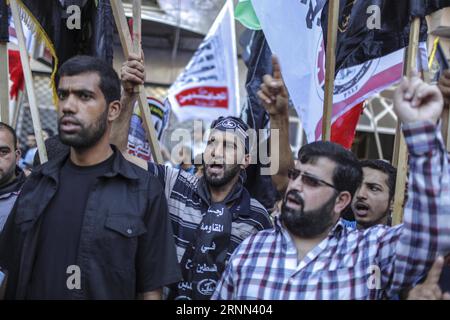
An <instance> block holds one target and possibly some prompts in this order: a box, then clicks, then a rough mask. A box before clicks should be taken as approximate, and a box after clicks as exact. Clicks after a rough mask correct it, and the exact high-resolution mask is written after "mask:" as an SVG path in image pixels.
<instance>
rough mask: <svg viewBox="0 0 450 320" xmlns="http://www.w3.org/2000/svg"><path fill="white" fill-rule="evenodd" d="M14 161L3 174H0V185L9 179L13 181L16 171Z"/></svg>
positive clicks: (5, 183) (3, 184) (7, 182)
mask: <svg viewBox="0 0 450 320" xmlns="http://www.w3.org/2000/svg"><path fill="white" fill-rule="evenodd" d="M15 164H16V163H15V162H14V165H13V166H12V167H11V168H10V169H9V171H7V172H4V173H3V174H0V186H5V185H7V184H9V183H10V182H11V181H13V180H14V179H13V178H15V173H16V165H15Z"/></svg>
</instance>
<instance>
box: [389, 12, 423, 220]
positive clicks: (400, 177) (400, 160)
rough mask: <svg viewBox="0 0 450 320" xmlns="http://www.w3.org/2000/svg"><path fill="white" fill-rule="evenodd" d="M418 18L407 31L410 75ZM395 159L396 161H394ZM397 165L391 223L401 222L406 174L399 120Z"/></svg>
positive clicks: (415, 53) (415, 58) (417, 44)
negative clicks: (408, 31)
mask: <svg viewBox="0 0 450 320" xmlns="http://www.w3.org/2000/svg"><path fill="white" fill-rule="evenodd" d="M419 35H420V18H414V20H413V22H412V24H411V30H410V33H409V46H408V52H407V57H406V65H405V68H404V74H405V75H406V76H410V75H411V72H412V71H413V70H414V69H415V65H416V61H417V51H418V48H419ZM395 161H396V162H395ZM393 165H394V166H396V167H397V180H396V184H395V196H394V209H393V217H392V225H394V226H395V225H397V224H400V223H402V220H403V204H404V200H405V188H406V178H407V175H408V149H407V147H406V142H405V137H404V136H403V132H402V130H401V124H400V121H397V132H396V138H395V145H394V162H393Z"/></svg>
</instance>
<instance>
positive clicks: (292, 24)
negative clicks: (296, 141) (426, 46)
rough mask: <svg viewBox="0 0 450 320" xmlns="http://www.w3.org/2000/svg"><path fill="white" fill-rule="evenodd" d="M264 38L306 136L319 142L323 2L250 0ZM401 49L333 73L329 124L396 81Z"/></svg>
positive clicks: (322, 70) (401, 63)
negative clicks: (278, 65) (277, 61)
mask: <svg viewBox="0 0 450 320" xmlns="http://www.w3.org/2000/svg"><path fill="white" fill-rule="evenodd" d="M252 4H253V7H254V9H255V12H256V15H257V16H258V19H259V21H260V23H261V26H262V30H263V31H264V35H265V36H266V39H267V42H268V43H269V46H270V48H271V50H272V52H273V53H274V54H276V55H277V56H278V57H279V60H280V64H281V68H282V73H283V79H284V81H285V83H286V87H287V89H288V91H289V94H290V97H291V99H292V102H293V103H294V105H295V108H296V110H297V113H298V115H299V117H300V118H301V120H302V124H303V128H304V129H305V132H306V136H307V140H308V141H309V142H311V141H316V140H320V139H321V136H322V114H323V102H324V84H325V48H324V42H323V32H322V28H321V26H320V17H321V12H322V8H323V4H324V1H323V0H307V1H300V0H283V3H282V5H280V4H279V3H278V2H277V1H273V0H252ZM403 57H404V49H401V50H398V51H395V52H393V53H391V54H389V55H387V56H384V57H382V58H378V59H374V60H370V61H368V62H366V63H363V64H361V65H358V66H354V67H351V68H348V69H343V70H340V71H339V73H338V74H337V76H336V81H335V93H334V98H333V112H332V123H333V122H334V121H335V120H336V119H338V118H339V117H340V116H342V115H343V114H344V113H345V112H347V111H348V110H349V109H350V108H352V107H353V106H355V105H356V104H358V103H360V102H362V101H364V100H365V99H367V98H368V97H370V96H372V95H373V94H375V93H376V92H379V91H381V90H383V89H384V88H386V87H388V86H390V85H392V84H393V83H395V82H397V81H399V80H400V79H401V76H402V70H403Z"/></svg>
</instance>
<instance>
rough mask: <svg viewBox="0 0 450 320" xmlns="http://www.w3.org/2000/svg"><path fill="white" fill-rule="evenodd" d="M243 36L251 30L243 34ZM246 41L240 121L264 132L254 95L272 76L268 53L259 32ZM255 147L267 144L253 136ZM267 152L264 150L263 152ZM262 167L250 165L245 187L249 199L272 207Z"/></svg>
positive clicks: (263, 115) (262, 116)
mask: <svg viewBox="0 0 450 320" xmlns="http://www.w3.org/2000/svg"><path fill="white" fill-rule="evenodd" d="M246 32H247V33H249V32H251V31H246ZM248 38H249V39H248V40H249V41H246V43H245V44H244V52H246V53H247V54H243V56H244V57H246V59H245V63H246V65H247V67H248V72H247V80H246V84H245V87H246V89H247V101H246V106H245V109H244V110H243V114H242V116H243V118H244V120H245V121H246V122H247V124H248V125H249V127H250V128H253V129H255V130H257V132H258V130H259V129H265V128H267V126H268V123H269V115H268V114H267V112H266V110H265V109H264V107H263V106H262V105H261V102H260V100H259V98H258V96H257V92H258V90H259V87H260V85H261V83H262V78H263V76H264V75H265V74H272V52H271V51H270V48H269V45H268V44H267V41H266V38H265V36H264V33H263V32H262V31H252V33H251V35H250V37H248ZM257 145H258V151H259V148H261V147H263V146H265V147H267V145H268V140H264V141H260V140H259V135H258V137H257ZM266 150H267V149H266ZM262 166H263V165H262V164H261V162H260V159H259V152H258V161H257V164H252V165H250V166H249V167H248V168H247V170H246V173H247V182H246V183H245V187H246V188H247V190H248V191H249V193H250V194H251V196H252V197H253V198H255V199H256V200H258V201H259V202H260V203H261V204H262V205H263V206H264V207H265V208H266V209H271V208H273V206H274V204H275V202H276V200H277V190H276V189H275V187H274V185H273V183H272V178H271V177H270V176H268V175H261V167H262Z"/></svg>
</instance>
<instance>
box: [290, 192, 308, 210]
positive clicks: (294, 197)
mask: <svg viewBox="0 0 450 320" xmlns="http://www.w3.org/2000/svg"><path fill="white" fill-rule="evenodd" d="M286 203H287V204H288V206H289V207H291V208H300V207H303V205H304V203H303V199H302V198H301V196H300V195H299V194H298V193H297V192H292V191H291V192H289V193H288V194H287V196H286Z"/></svg>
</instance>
